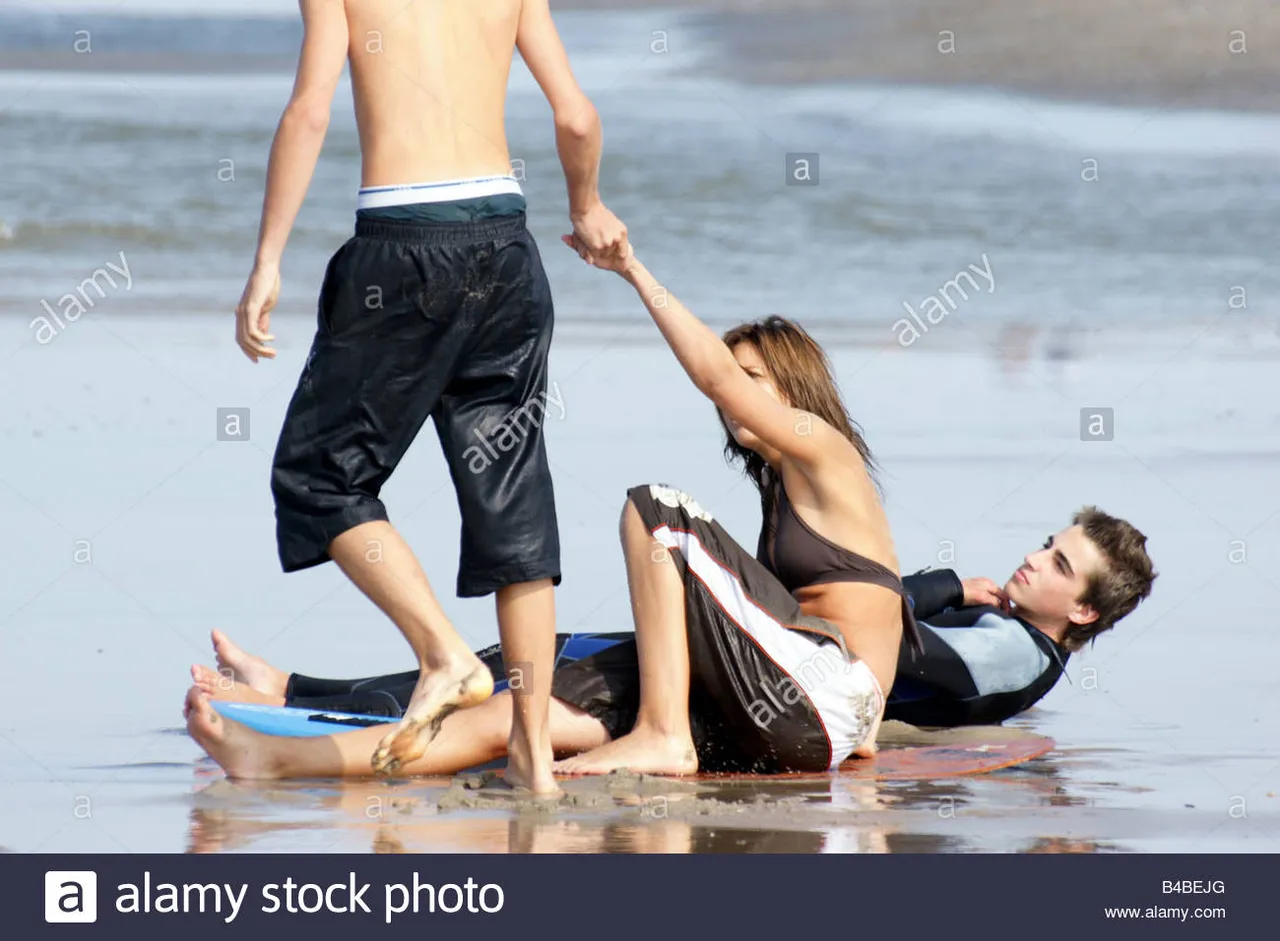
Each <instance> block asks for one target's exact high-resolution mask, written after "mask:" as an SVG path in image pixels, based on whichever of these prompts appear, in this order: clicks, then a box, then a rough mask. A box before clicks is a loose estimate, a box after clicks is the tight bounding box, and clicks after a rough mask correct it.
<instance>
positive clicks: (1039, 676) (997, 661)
mask: <svg viewBox="0 0 1280 941" xmlns="http://www.w3.org/2000/svg"><path fill="white" fill-rule="evenodd" d="M902 581H903V584H904V585H906V588H907V591H909V592H910V593H911V598H912V602H913V605H914V607H915V615H916V620H917V623H919V625H920V632H921V634H922V635H923V639H924V656H923V657H917V658H912V657H911V656H910V655H909V654H908V652H907V650H906V645H905V644H904V645H903V650H902V653H901V655H900V656H899V658H898V672H897V677H896V678H895V679H894V682H893V690H892V692H891V693H890V694H889V701H888V704H887V705H886V707H885V718H887V719H899V720H901V721H903V722H910V723H911V724H912V725H926V726H946V727H951V726H957V725H992V724H997V723H1000V722H1003V721H1004V720H1005V719H1008V718H1011V717H1013V716H1015V715H1017V714H1018V713H1020V712H1022V711H1023V710H1025V709H1029V708H1030V707H1031V706H1032V705H1034V704H1035V703H1036V702H1038V701H1039V700H1040V699H1041V698H1042V697H1043V696H1044V695H1045V694H1046V693H1047V692H1049V690H1051V689H1052V688H1053V686H1054V684H1055V683H1056V682H1057V681H1058V677H1060V676H1062V675H1063V673H1064V672H1065V671H1066V665H1067V659H1068V657H1070V654H1069V653H1068V652H1067V650H1066V648H1064V647H1063V646H1061V645H1060V644H1058V643H1056V642H1055V641H1054V640H1053V639H1052V638H1050V637H1049V636H1048V635H1047V634H1045V633H1043V632H1042V631H1040V630H1039V629H1037V628H1036V627H1034V626H1032V625H1031V624H1028V623H1027V622H1026V621H1023V620H1021V619H1019V618H1017V617H1015V616H1013V615H1009V614H1005V613H1004V612H1003V611H1001V610H1000V609H999V608H996V607H991V606H988V605H975V606H973V607H963V605H964V587H963V585H962V584H961V582H960V579H959V578H958V577H957V576H956V573H955V572H953V571H951V570H950V569H940V570H938V571H934V572H918V573H916V574H915V575H908V576H907V577H905V578H904V579H903V580H902Z"/></svg>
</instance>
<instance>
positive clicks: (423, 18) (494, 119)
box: [334, 0, 590, 186]
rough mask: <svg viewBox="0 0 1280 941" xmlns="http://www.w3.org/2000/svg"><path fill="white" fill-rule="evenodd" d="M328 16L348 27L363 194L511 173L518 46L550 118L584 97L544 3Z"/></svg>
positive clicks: (388, 2) (513, 0)
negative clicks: (508, 122)
mask: <svg viewBox="0 0 1280 941" xmlns="http://www.w3.org/2000/svg"><path fill="white" fill-rule="evenodd" d="M336 6H341V7H342V13H343V15H344V16H345V21H346V24H345V25H346V33H347V51H348V61H349V62H350V65H351V79H352V90H353V96H354V98H355V112H356V120H357V122H358V124H359V129H360V148H361V152H362V154H363V171H362V177H363V179H362V184H363V185H364V186H385V185H395V184H401V183H405V182H409V181H416V180H442V179H443V180H447V179H462V178H469V177H476V176H483V175H485V174H490V173H492V174H505V173H510V172H511V160H510V155H509V153H508V150H507V139H506V132H505V127H504V117H505V110H506V95H507V80H508V77H509V74H510V71H511V60H512V54H513V52H514V50H515V49H516V46H517V42H518V43H519V47H520V51H521V54H522V55H523V56H524V58H525V61H526V63H527V64H528V66H529V68H530V70H531V71H532V72H533V74H534V76H535V77H536V78H537V80H538V82H539V84H540V85H541V86H542V87H543V89H544V91H545V92H546V93H547V97H548V99H549V100H550V101H551V104H552V107H553V108H554V109H555V110H556V111H557V113H558V114H563V113H564V112H565V109H572V107H573V105H574V104H575V102H574V99H575V98H581V97H582V93H581V91H579V90H578V88H577V85H576V83H575V82H574V81H573V78H572V73H571V72H570V71H569V66H568V60H567V57H566V56H565V53H564V48H563V46H562V44H561V42H560V39H559V36H558V34H557V32H556V30H555V27H554V25H553V24H552V20H551V14H550V11H549V9H548V2H547V0H415V2H412V3H405V0H342V2H341V3H335V7H336ZM334 13H335V15H336V14H337V10H336V9H335V11H334ZM338 26H339V24H337V23H336V22H335V23H334V28H335V32H336V30H337V28H338ZM582 104H583V106H584V107H588V108H589V107H590V106H589V103H587V102H586V101H585V99H583V102H582Z"/></svg>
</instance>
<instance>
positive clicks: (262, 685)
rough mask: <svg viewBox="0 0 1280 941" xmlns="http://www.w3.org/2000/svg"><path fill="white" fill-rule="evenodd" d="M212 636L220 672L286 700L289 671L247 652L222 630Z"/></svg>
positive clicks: (238, 681)
mask: <svg viewBox="0 0 1280 941" xmlns="http://www.w3.org/2000/svg"><path fill="white" fill-rule="evenodd" d="M212 637H213V652H214V654H215V655H216V656H217V658H218V670H219V671H220V672H222V673H224V674H229V675H230V676H231V678H232V679H234V680H235V681H236V682H237V683H244V684H245V685H246V686H250V687H252V688H253V689H256V690H257V691H258V692H260V693H265V694H267V695H268V696H276V697H278V698H279V699H280V701H281V702H283V701H284V694H285V690H286V689H288V686H289V674H288V673H285V672H283V671H282V670H277V669H276V668H275V667H273V666H272V665H271V664H269V663H267V661H265V660H263V659H262V658H261V657H255V656H253V655H252V654H247V653H245V652H244V651H243V650H241V649H240V648H239V647H238V646H236V645H235V644H234V643H232V642H231V638H229V637H228V636H227V635H226V634H224V633H222V631H217V630H215V631H214V632H213V634H212Z"/></svg>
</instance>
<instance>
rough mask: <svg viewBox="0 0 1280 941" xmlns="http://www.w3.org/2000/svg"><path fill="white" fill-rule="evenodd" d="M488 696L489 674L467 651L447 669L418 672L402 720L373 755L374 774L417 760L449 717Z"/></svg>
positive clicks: (490, 690) (482, 700)
mask: <svg viewBox="0 0 1280 941" xmlns="http://www.w3.org/2000/svg"><path fill="white" fill-rule="evenodd" d="M492 695H493V674H492V673H490V672H489V668H488V667H486V666H485V665H484V663H483V662H482V661H481V660H480V658H479V657H477V656H476V655H475V654H473V653H471V652H470V651H468V657H467V658H462V659H459V660H457V661H455V662H454V664H453V665H451V666H449V667H444V668H440V669H435V670H431V671H428V670H425V669H424V670H422V673H421V675H420V676H419V677H418V685H417V687H416V688H415V689H414V691H413V695H412V696H411V697H410V698H409V708H408V709H406V710H405V712H404V718H402V719H401V720H400V724H399V725H398V726H396V728H395V729H394V730H393V731H391V732H390V733H388V734H387V736H386V737H385V738H383V740H382V741H381V742H379V743H378V748H377V750H375V751H374V753H373V758H372V760H371V764H372V765H373V770H374V772H375V773H377V774H392V773H394V772H395V771H397V770H399V769H400V768H401V767H403V766H404V765H407V764H408V763H409V762H411V761H415V760H417V759H418V758H421V757H422V755H423V753H425V752H426V750H427V746H428V745H430V744H431V740H432V739H434V738H435V737H436V734H437V733H438V732H439V731H440V723H442V722H444V720H445V719H446V718H447V717H448V716H449V715H450V714H451V713H454V712H456V711H458V710H459V709H466V708H467V707H468V706H477V705H479V704H480V703H482V702H484V701H485V700H486V699H488V698H489V697H490V696H492Z"/></svg>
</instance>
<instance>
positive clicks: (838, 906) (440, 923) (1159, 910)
mask: <svg viewBox="0 0 1280 941" xmlns="http://www.w3.org/2000/svg"><path fill="white" fill-rule="evenodd" d="M1278 859H1280V857H1277V856H1275V855H1267V856H1261V855H1259V856H1185V855H1168V856H1136V855H1133V856H1096V855H1091V856H1082V855H1064V856H1054V855H1043V856H1012V855H1010V856H1001V855H989V856H907V855H885V856H838V855H833V856H784V855H756V856H461V855H449V856H283V855H276V856H266V855H261V856H259V855H243V856H236V855H221V856H176V855H174V856H164V855H137V856H127V855H119V856H44V855H34V856H19V855H5V856H0V879H2V880H3V883H2V884H3V890H0V899H2V902H0V904H3V914H2V915H0V925H3V929H4V930H3V935H4V936H5V937H6V938H13V939H15V941H17V939H22V941H25V939H27V938H40V937H48V936H50V935H54V934H56V935H57V936H58V937H75V936H77V935H78V934H84V935H91V934H93V933H94V932H95V931H99V932H107V933H110V934H112V935H114V936H116V937H121V938H129V939H131V941H132V939H149V938H164V939H174V938H181V939H184V941H187V939H200V938H212V937H226V936H230V935H231V934H233V933H238V934H239V936H241V937H248V938H255V939H256V938H271V937H275V936H276V935H275V932H281V931H283V932H292V931H297V930H300V929H301V930H304V931H306V932H307V934H306V938H307V941H313V939H324V938H342V939H344V941H349V939H350V937H351V935H350V934H349V932H350V931H351V930H352V929H356V930H359V931H361V932H362V933H363V932H366V931H371V932H377V933H379V934H382V933H393V934H403V935H406V936H407V935H409V934H414V935H415V936H417V937H419V938H421V937H424V936H429V935H430V932H432V931H434V930H447V931H450V932H457V931H466V932H468V933H469V936H472V937H483V936H484V933H485V932H489V931H497V930H502V931H516V930H520V929H527V928H534V929H536V930H538V931H539V934H540V935H541V933H542V932H544V931H548V930H556V929H559V930H562V931H566V932H570V933H571V934H569V935H568V936H570V937H572V936H576V935H577V934H578V933H580V932H589V933H591V934H592V935H599V936H603V937H608V938H609V939H611V941H613V939H624V938H641V937H643V938H648V939H651V941H652V939H655V938H656V939H658V941H667V939H668V938H670V939H673V941H674V939H677V938H678V939H683V938H687V937H695V936H698V935H702V934H707V935H708V936H709V937H711V938H712V939H714V941H723V939H725V938H726V937H728V936H729V933H733V934H734V935H736V936H740V937H745V938H760V937H766V936H771V935H777V936H779V937H781V936H784V935H785V936H790V937H794V936H796V935H800V936H803V937H819V936H824V935H825V933H826V932H831V931H838V932H840V935H839V937H853V938H857V937H860V936H862V933H863V932H894V937H906V936H908V935H903V934H902V933H903V932H909V937H911V938H913V939H916V938H922V937H925V935H924V934H923V933H924V932H932V933H934V934H935V935H936V936H939V937H941V936H944V935H945V936H949V937H955V938H960V937H991V938H1005V937H1025V938H1031V939H1034V941H1044V939H1050V938H1067V937H1070V938H1075V939H1080V938H1085V939H1089V941H1091V939H1093V938H1095V937H1116V938H1215V939H1220V938H1246V937H1249V938H1256V937H1271V936H1273V935H1274V931H1275V923H1274V920H1273V919H1274V903H1275V896H1276V894H1277V890H1276V888H1275V887H1274V876H1275V875H1276V873H1277V871H1280V867H1277V860H1278ZM68 925H69V926H68ZM90 926H92V927H90ZM246 929H247V933H246ZM1081 932H1088V934H1081ZM424 933H425V935H424ZM281 937H284V938H288V937H289V936H288V935H281Z"/></svg>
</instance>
